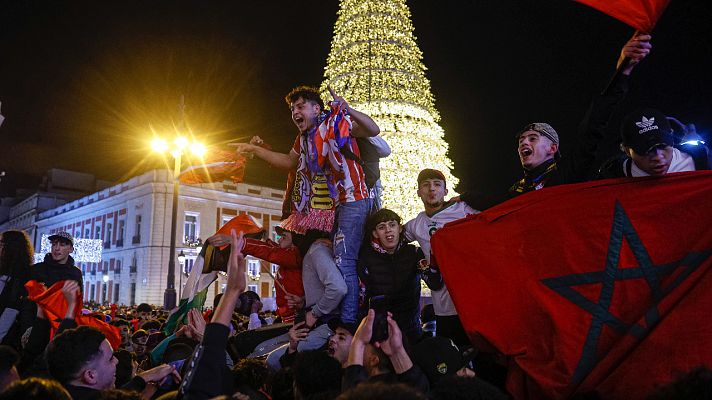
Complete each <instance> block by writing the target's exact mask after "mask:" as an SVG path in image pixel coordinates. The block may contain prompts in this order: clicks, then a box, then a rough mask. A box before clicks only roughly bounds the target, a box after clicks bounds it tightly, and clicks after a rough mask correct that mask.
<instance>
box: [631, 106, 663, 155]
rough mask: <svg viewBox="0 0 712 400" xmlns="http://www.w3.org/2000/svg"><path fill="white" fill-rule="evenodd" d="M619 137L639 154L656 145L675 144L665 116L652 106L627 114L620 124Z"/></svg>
mask: <svg viewBox="0 0 712 400" xmlns="http://www.w3.org/2000/svg"><path fill="white" fill-rule="evenodd" d="M621 138H622V140H623V146H626V147H630V148H631V149H633V151H635V152H636V153H637V154H639V155H645V154H647V153H648V152H649V151H650V150H651V149H652V148H654V147H656V146H660V145H665V146H672V145H674V144H675V142H674V139H673V135H672V128H671V127H670V122H668V120H667V117H666V116H665V114H663V113H662V112H660V111H658V110H655V109H652V108H643V109H639V110H636V111H634V112H632V113H630V114H628V115H627V116H626V117H625V118H624V119H623V123H622V125H621Z"/></svg>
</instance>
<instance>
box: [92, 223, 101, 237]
mask: <svg viewBox="0 0 712 400" xmlns="http://www.w3.org/2000/svg"><path fill="white" fill-rule="evenodd" d="M94 228H95V231H94V239H101V227H100V226H96V227H94Z"/></svg>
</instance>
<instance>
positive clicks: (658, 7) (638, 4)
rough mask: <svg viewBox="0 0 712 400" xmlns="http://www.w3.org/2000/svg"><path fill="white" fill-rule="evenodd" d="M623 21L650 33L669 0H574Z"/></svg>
mask: <svg viewBox="0 0 712 400" xmlns="http://www.w3.org/2000/svg"><path fill="white" fill-rule="evenodd" d="M576 1H578V2H579V3H583V4H586V5H588V6H589V7H593V8H595V9H596V10H598V11H601V12H602V13H604V14H608V15H610V16H611V17H613V18H615V19H617V20H619V21H621V22H624V23H626V24H628V25H630V26H632V27H633V28H635V29H637V30H639V31H640V32H644V33H650V32H651V31H652V30H653V27H654V26H655V24H656V23H657V22H658V19H659V18H660V16H661V15H662V14H663V11H665V7H667V5H668V3H669V2H670V0H576Z"/></svg>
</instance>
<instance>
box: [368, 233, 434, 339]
mask: <svg viewBox="0 0 712 400" xmlns="http://www.w3.org/2000/svg"><path fill="white" fill-rule="evenodd" d="M424 258H425V256H424V255H423V251H422V250H421V249H420V247H416V246H414V245H412V244H401V245H400V246H399V247H398V249H396V251H395V252H394V253H393V254H388V253H381V252H379V251H376V250H375V249H374V248H373V245H372V244H371V242H370V241H368V242H367V243H364V245H363V246H362V247H361V253H360V255H359V258H358V276H359V279H360V280H361V282H362V283H363V284H364V286H365V287H366V299H365V300H366V301H365V302H364V310H367V309H368V301H369V300H370V299H371V297H373V296H379V295H385V296H386V297H387V299H388V310H389V311H390V312H392V313H393V319H394V320H395V321H396V322H397V323H398V327H400V329H401V331H403V334H404V335H406V336H408V337H409V338H415V337H416V336H417V335H419V334H420V278H421V274H420V273H419V272H418V262H419V261H420V260H422V259H424ZM435 273H436V272H428V274H435ZM437 274H439V273H437ZM426 275H427V274H426ZM423 278H424V280H426V283H428V279H429V278H430V275H427V276H424V277H423ZM435 279H437V278H435Z"/></svg>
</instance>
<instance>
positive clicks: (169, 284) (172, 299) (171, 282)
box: [153, 136, 205, 310]
mask: <svg viewBox="0 0 712 400" xmlns="http://www.w3.org/2000/svg"><path fill="white" fill-rule="evenodd" d="M173 144H174V147H173V148H172V149H171V150H170V154H171V155H172V156H173V161H174V162H173V206H172V210H171V242H170V250H169V252H168V254H169V255H168V276H167V279H166V290H165V291H164V293H163V308H164V309H165V310H172V309H173V308H174V307H175V306H176V287H175V283H176V225H177V222H178V221H177V219H178V192H179V190H180V182H179V181H178V175H180V168H181V161H182V156H183V152H184V151H185V150H186V149H187V148H188V147H190V148H191V151H192V152H193V153H194V154H195V155H197V156H199V157H202V156H203V155H204V154H205V146H203V145H202V144H200V143H197V142H194V143H189V142H188V139H186V138H185V137H182V136H179V137H177V138H176V139H175V140H174V141H173ZM153 149H154V150H155V151H157V152H160V153H164V154H165V152H166V151H167V150H168V149H169V148H168V144H167V142H166V141H164V140H162V139H155V140H154V141H153Z"/></svg>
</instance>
